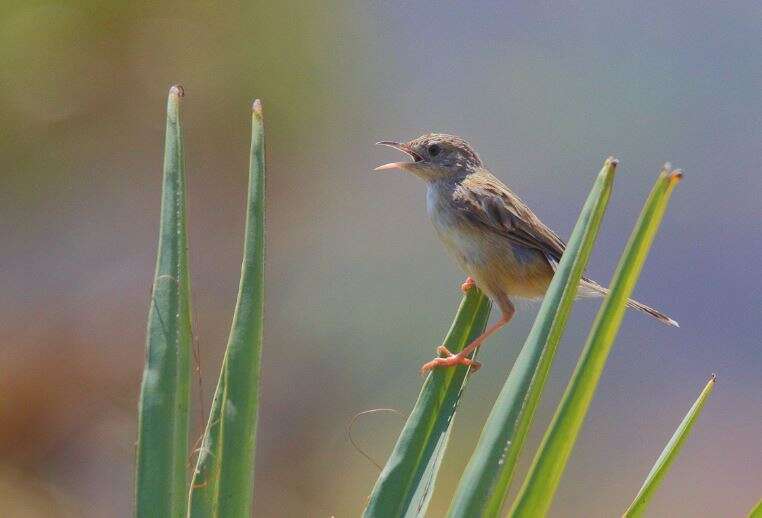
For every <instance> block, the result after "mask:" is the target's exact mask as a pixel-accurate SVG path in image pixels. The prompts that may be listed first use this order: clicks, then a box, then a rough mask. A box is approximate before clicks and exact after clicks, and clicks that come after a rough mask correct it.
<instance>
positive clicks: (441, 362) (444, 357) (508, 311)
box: [421, 305, 514, 374]
mask: <svg viewBox="0 0 762 518" xmlns="http://www.w3.org/2000/svg"><path fill="white" fill-rule="evenodd" d="M513 313H514V309H513V305H509V306H508V305H507V306H506V307H505V309H504V310H503V315H502V317H501V318H500V320H498V321H497V322H495V323H494V324H492V325H491V326H490V327H488V328H487V329H486V330H485V331H484V332H483V333H482V334H480V335H479V336H478V337H476V338H475V339H474V341H473V342H471V343H470V344H468V345H467V346H465V347H464V348H463V350H462V351H460V352H459V353H458V354H453V353H451V352H450V351H449V350H448V349H447V347H445V346H444V345H440V346H439V347H437V354H439V355H440V357H438V358H434V359H433V360H431V361H430V362H428V363H424V364H423V366H422V367H421V374H426V373H427V372H429V371H430V370H432V369H435V368H436V367H451V366H453V365H466V366H470V367H471V369H472V371H473V372H476V371H477V370H479V368H480V367H481V366H482V364H481V363H479V362H477V361H476V360H472V359H471V358H469V356H470V355H471V354H472V353H473V352H474V351H475V350H476V349H478V348H479V346H481V345H482V344H483V343H484V342H485V340H487V338H489V337H490V336H492V335H493V334H495V333H496V332H497V331H498V330H499V329H500V328H502V327H503V326H505V325H506V324H507V323H508V322H510V321H511V318H512V317H513Z"/></svg>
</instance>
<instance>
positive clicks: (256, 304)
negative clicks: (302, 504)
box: [189, 101, 265, 517]
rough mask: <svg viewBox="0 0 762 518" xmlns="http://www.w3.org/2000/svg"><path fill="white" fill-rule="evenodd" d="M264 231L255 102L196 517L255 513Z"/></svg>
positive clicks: (260, 133) (195, 485) (194, 500)
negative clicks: (229, 314) (238, 245)
mask: <svg viewBox="0 0 762 518" xmlns="http://www.w3.org/2000/svg"><path fill="white" fill-rule="evenodd" d="M264 232H265V147H264V126H263V120H262V107H261V104H260V102H259V101H254V105H253V110H252V135H251V154H250V163H249V191H248V202H247V210H246V230H245V234H246V236H245V240H244V247H243V248H244V249H243V264H242V266H241V280H240V284H239V288H238V301H237V302H236V308H235V314H234V316H233V324H232V327H231V330H230V336H229V338H228V344H227V349H226V351H225V357H224V359H223V361H222V369H221V373H220V377H219V380H218V383H217V389H216V391H215V395H214V399H213V402H212V409H211V412H210V415H209V421H208V422H207V425H206V430H205V431H204V436H203V438H202V443H201V449H200V452H199V456H198V461H197V463H196V469H195V471H194V473H193V480H192V484H191V490H190V496H189V501H190V504H189V506H190V509H189V515H190V516H192V517H223V516H251V501H252V494H253V479H254V450H255V443H256V430H257V412H258V409H259V380H260V360H261V354H262V330H263V307H264V264H265V255H264V252H265V242H264V237H265V236H264Z"/></svg>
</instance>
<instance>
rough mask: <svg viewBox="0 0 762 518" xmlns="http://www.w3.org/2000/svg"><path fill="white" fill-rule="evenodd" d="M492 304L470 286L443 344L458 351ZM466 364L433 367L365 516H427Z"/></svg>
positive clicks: (478, 330)
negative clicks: (441, 367)
mask: <svg viewBox="0 0 762 518" xmlns="http://www.w3.org/2000/svg"><path fill="white" fill-rule="evenodd" d="M490 308H491V304H490V302H489V299H488V298H487V297H486V296H484V295H483V294H482V293H481V292H480V291H479V290H478V289H477V288H471V289H470V290H469V291H468V293H467V295H466V296H465V298H464V299H463V301H462V302H461V304H460V308H459V309H458V313H457V314H456V315H455V320H454V321H453V323H452V327H451V328H450V331H449V333H447V337H446V338H445V341H444V345H445V346H446V347H447V348H448V349H449V350H450V351H453V352H457V351H460V350H461V349H463V347H464V346H466V345H467V344H468V343H469V342H470V341H471V340H473V339H474V338H476V337H477V336H479V335H480V334H481V333H482V331H484V327H485V326H486V324H487V320H488V319H489V313H490ZM467 375H468V368H467V367H464V366H458V367H455V368H447V369H435V370H434V371H433V372H431V373H430V374H429V375H428V377H427V378H426V381H424V383H423V387H422V389H421V393H420V395H419V396H418V401H417V402H416V404H415V407H414V408H413V411H412V412H411V414H410V417H409V418H408V419H407V422H406V423H405V426H404V428H403V429H402V432H401V433H400V436H399V438H398V439H397V444H396V445H395V446H394V450H393V451H392V454H391V456H390V457H389V460H388V461H387V463H386V466H384V469H383V470H382V471H381V475H380V476H379V478H378V480H377V481H376V485H375V486H374V487H373V492H372V494H371V496H370V501H369V503H368V507H367V508H366V509H365V513H364V516H365V517H366V518H370V517H378V518H387V517H389V516H395V517H396V516H423V515H424V514H425V513H426V508H427V506H428V503H429V500H430V498H431V493H432V491H433V489H434V482H435V480H436V476H437V472H438V470H439V466H440V464H441V462H442V458H443V457H444V452H445V448H446V447H447V439H448V438H449V434H450V430H451V429H452V423H453V420H454V417H455V410H456V408H457V405H458V401H459V400H460V395H461V394H462V392H463V390H464V388H465V385H466V378H467Z"/></svg>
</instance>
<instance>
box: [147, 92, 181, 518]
mask: <svg viewBox="0 0 762 518" xmlns="http://www.w3.org/2000/svg"><path fill="white" fill-rule="evenodd" d="M182 96H183V90H182V88H181V87H179V86H173V87H172V88H171V89H170V91H169V100H168V101H167V129H166V137H165V150H164V180H163V187H162V201H161V224H160V230H159V250H158V254H157V259H156V274H155V277H154V283H153V290H152V293H151V304H150V309H149V312H148V332H147V335H148V337H147V340H146V360H145V370H144V371H143V383H142V386H141V391H140V408H139V425H138V444H137V476H136V484H135V487H136V495H135V497H136V505H135V512H136V515H137V516H138V517H140V518H142V517H149V516H167V517H171V518H179V517H183V516H185V512H186V498H185V494H186V491H187V474H186V462H187V459H188V407H189V403H190V387H189V383H190V351H191V340H192V339H191V310H190V280H189V275H188V255H187V248H188V237H187V230H186V180H185V164H184V157H183V141H182V127H181V124H180V99H181V97H182Z"/></svg>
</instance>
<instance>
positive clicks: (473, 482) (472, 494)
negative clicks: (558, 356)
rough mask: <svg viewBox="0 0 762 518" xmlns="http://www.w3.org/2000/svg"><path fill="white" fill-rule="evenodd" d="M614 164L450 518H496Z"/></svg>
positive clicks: (592, 198)
mask: <svg viewBox="0 0 762 518" xmlns="http://www.w3.org/2000/svg"><path fill="white" fill-rule="evenodd" d="M616 165H617V161H616V160H615V159H613V158H609V159H608V160H606V163H605V164H604V165H603V168H602V169H601V171H600V173H599V174H598V177H597V179H596V181H595V183H594V184H593V188H592V190H591V191H590V194H589V196H588V198H587V201H586V202H585V205H584V206H583V208H582V212H581V213H580V215H579V219H578V220H577V224H576V226H575V227H574V231H573V232H572V235H571V239H570V240H569V244H568V246H567V248H566V251H565V252H564V255H563V257H562V259H561V262H560V264H559V265H558V269H557V271H556V274H555V275H554V276H553V281H552V282H551V284H550V286H549V288H548V292H547V293H546V294H545V297H544V299H543V302H542V306H541V307H540V311H539V313H538V315H537V318H536V319H535V322H534V325H533V326H532V330H531V332H530V333H529V336H528V337H527V340H526V343H525V344H524V347H523V348H522V350H521V353H520V354H519V356H518V358H517V359H516V363H515V364H514V365H513V368H512V369H511V372H510V374H509V375H508V379H507V380H506V381H505V385H503V389H502V390H501V392H500V395H499V396H498V398H497V401H495V405H494V406H493V407H492V411H491V412H490V415H489V417H488V418H487V422H486V424H485V425H484V428H483V429H482V434H481V437H480V438H479V442H478V444H477V445H476V449H475V450H474V453H473V455H472V456H471V459H470V460H469V462H468V465H467V466H466V469H465V471H464V472H463V476H462V478H461V479H460V483H459V484H458V489H457V490H456V492H455V496H454V498H453V501H452V503H451V505H450V511H449V516H453V517H464V518H465V517H470V516H483V517H488V516H498V515H499V513H500V508H501V507H502V505H503V501H504V500H505V497H506V494H507V491H508V486H509V484H510V481H511V478H512V476H513V471H514V468H515V466H516V460H517V459H518V456H519V453H520V452H521V448H522V446H523V445H524V440H525V439H526V435H527V432H528V431H529V427H530V426H531V423H532V419H533V418H534V414H535V410H536V409H537V404H538V403H539V401H540V396H541V394H542V391H543V388H544V387H545V382H546V380H547V378H548V373H549V372H550V367H551V365H552V363H553V358H554V356H555V353H556V348H557V346H558V342H559V341H560V339H561V336H562V334H563V331H564V328H565V327H566V321H567V319H568V317H569V313H570V312H571V308H572V304H573V302H574V299H575V297H576V295H577V287H578V286H579V281H580V277H581V276H582V272H583V271H584V270H585V265H586V264H587V260H588V258H589V257H590V252H591V251H592V249H593V244H594V243H595V238H596V236H597V234H598V228H599V227H600V223H601V220H602V219H603V214H604V212H605V210H606V205H607V203H608V200H609V195H610V194H611V187H612V185H613V182H614V172H615V170H616Z"/></svg>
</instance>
